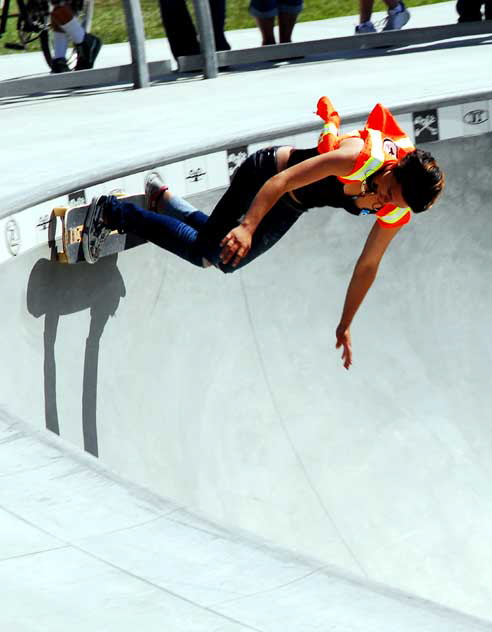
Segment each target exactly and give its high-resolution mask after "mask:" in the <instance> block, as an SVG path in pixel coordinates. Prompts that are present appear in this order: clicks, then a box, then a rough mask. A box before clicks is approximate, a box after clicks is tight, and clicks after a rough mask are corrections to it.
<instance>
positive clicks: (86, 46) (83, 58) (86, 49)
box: [75, 33, 102, 70]
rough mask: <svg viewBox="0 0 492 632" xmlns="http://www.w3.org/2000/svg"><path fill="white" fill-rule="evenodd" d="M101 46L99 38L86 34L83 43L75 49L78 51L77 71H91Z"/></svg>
mask: <svg viewBox="0 0 492 632" xmlns="http://www.w3.org/2000/svg"><path fill="white" fill-rule="evenodd" d="M101 46H102V42H101V40H100V39H99V37H96V36H95V35H91V33H86V34H85V37H84V39H83V41H82V42H81V43H80V44H77V46H76V47H75V48H76V49H77V64H76V66H75V70H89V69H90V68H92V67H93V66H94V62H95V61H96V57H97V56H98V54H99V51H100V50H101Z"/></svg>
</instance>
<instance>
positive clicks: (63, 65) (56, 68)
mask: <svg viewBox="0 0 492 632" xmlns="http://www.w3.org/2000/svg"><path fill="white" fill-rule="evenodd" d="M69 71H70V68H69V67H68V63H67V60H66V59H65V57H56V59H53V61H52V62H51V72H52V73H54V74H58V73H59V72H69Z"/></svg>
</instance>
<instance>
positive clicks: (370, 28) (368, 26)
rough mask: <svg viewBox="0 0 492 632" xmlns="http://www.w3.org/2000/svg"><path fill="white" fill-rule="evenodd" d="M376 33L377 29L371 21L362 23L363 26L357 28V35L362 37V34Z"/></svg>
mask: <svg viewBox="0 0 492 632" xmlns="http://www.w3.org/2000/svg"><path fill="white" fill-rule="evenodd" d="M375 32H376V27H375V26H374V24H373V23H372V22H371V20H369V22H362V23H361V24H358V25H357V26H356V27H355V34H356V35H361V34H362V33H375Z"/></svg>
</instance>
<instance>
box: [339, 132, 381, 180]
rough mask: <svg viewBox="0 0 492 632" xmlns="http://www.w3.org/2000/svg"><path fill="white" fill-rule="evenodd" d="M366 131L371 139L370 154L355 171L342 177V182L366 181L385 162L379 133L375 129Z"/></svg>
mask: <svg viewBox="0 0 492 632" xmlns="http://www.w3.org/2000/svg"><path fill="white" fill-rule="evenodd" d="M367 131H368V132H369V136H370V139H371V145H370V148H371V154H370V156H369V157H368V158H367V160H366V161H365V163H364V164H363V165H362V166H361V167H360V168H359V169H357V171H354V172H353V173H350V174H349V175H348V176H343V180H366V178H368V177H369V176H372V174H373V173H376V171H377V170H378V169H380V168H381V166H382V165H383V164H384V162H385V157H384V151H383V137H382V134H381V132H380V131H378V130H375V129H368V130H367Z"/></svg>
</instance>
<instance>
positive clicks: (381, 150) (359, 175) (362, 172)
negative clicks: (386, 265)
mask: <svg viewBox="0 0 492 632" xmlns="http://www.w3.org/2000/svg"><path fill="white" fill-rule="evenodd" d="M316 114H318V116H320V117H321V118H322V119H323V121H324V122H325V124H324V127H323V131H322V132H321V134H320V137H319V140H318V151H319V153H320V154H323V153H326V152H328V151H332V150H333V149H337V148H338V147H339V146H340V142H341V141H342V140H343V139H345V138H361V139H362V140H363V141H364V147H363V148H362V150H361V152H360V154H359V155H358V157H357V160H356V162H355V165H354V169H353V171H352V172H351V173H349V174H348V175H346V176H343V177H341V176H338V179H339V180H340V181H341V182H354V181H359V182H362V181H363V180H366V178H368V177H369V176H371V175H372V174H373V173H376V171H379V169H381V168H383V167H385V166H387V165H389V164H395V163H397V162H398V161H399V160H401V159H402V158H403V157H404V156H406V154H408V153H410V152H411V151H414V150H415V147H414V145H413V144H412V141H411V140H410V138H409V137H408V136H407V134H406V133H405V132H404V131H403V130H402V128H401V127H400V126H399V125H398V123H397V122H396V120H395V118H394V116H393V115H392V114H391V112H390V111H389V110H388V109H386V108H385V107H384V106H383V105H381V104H380V103H378V104H377V105H376V106H375V107H374V109H373V110H372V112H371V113H370V114H369V117H368V119H367V121H366V124H365V126H364V129H362V130H359V131H355V132H352V133H351V134H345V135H343V136H340V135H339V128H340V116H339V115H338V112H337V111H336V110H335V108H334V107H333V104H332V102H331V101H330V99H329V98H328V97H321V99H319V101H318V108H317V110H316ZM376 216H377V217H378V221H379V223H380V224H381V225H382V226H385V227H387V228H392V227H395V226H403V224H407V223H408V222H409V221H410V218H411V210H410V208H409V207H405V208H400V207H399V206H395V205H394V204H385V206H383V208H381V209H380V210H379V211H376Z"/></svg>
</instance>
